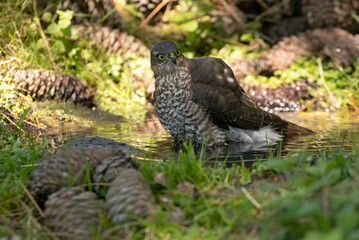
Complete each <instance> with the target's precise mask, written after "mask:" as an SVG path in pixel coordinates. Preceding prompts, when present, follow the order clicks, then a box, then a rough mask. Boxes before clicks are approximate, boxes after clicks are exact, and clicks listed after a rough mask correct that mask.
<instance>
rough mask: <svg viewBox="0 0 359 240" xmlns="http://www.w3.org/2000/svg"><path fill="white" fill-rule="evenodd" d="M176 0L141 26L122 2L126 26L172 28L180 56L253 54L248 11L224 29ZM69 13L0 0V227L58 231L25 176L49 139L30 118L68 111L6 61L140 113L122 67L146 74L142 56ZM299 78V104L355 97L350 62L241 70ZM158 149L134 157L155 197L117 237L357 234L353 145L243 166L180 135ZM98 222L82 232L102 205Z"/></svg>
mask: <svg viewBox="0 0 359 240" xmlns="http://www.w3.org/2000/svg"><path fill="white" fill-rule="evenodd" d="M181 2H182V3H181V4H179V5H175V6H174V7H173V10H172V11H170V12H169V13H166V14H167V15H165V17H163V19H162V21H163V22H164V23H166V24H164V25H162V28H159V27H158V26H156V25H155V24H153V23H152V22H151V21H154V20H155V19H156V16H155V17H154V18H153V19H149V21H148V22H147V24H146V25H147V26H146V28H145V29H146V31H143V32H142V31H141V30H142V29H143V28H141V24H143V23H144V19H143V17H141V16H140V14H139V13H138V12H136V10H135V9H134V8H133V6H131V5H129V6H127V7H126V11H128V12H129V13H130V15H129V16H131V18H130V19H131V21H130V22H128V24H127V27H126V30H127V32H128V34H131V35H134V36H136V37H137V39H140V41H141V44H142V43H143V44H144V45H145V46H146V47H147V48H150V47H151V45H152V44H153V43H154V42H155V41H157V40H159V39H172V40H177V41H178V43H179V46H180V47H181V48H183V52H184V53H185V54H186V55H187V56H188V57H198V56H202V55H211V56H217V57H220V58H223V59H224V60H226V61H227V62H230V61H231V60H233V59H243V58H251V59H255V58H258V57H259V56H260V54H261V52H262V51H263V50H265V49H268V47H269V45H268V44H266V43H265V42H264V40H263V38H262V34H261V33H260V32H259V31H258V28H259V27H260V26H261V23H260V22H257V21H253V22H250V23H249V24H248V25H246V27H245V28H243V33H242V34H241V35H239V34H229V33H225V32H222V31H221V30H220V29H221V27H222V25H221V24H223V21H222V19H216V18H215V17H214V16H211V15H210V12H211V11H212V10H213V9H214V7H213V6H212V5H211V4H210V3H211V2H212V1H205V0H201V1H189V0H185V1H181ZM202 6H203V7H202ZM75 16H79V14H77V13H75V12H73V11H69V10H67V11H57V12H51V11H50V10H49V9H37V8H36V7H35V8H34V6H33V2H32V1H29V0H25V1H17V0H12V1H7V2H1V3H0V239H2V237H9V238H4V239H11V236H19V237H20V238H21V239H59V238H58V237H56V236H54V235H53V234H52V233H51V231H50V230H49V229H47V228H45V227H44V226H43V222H44V218H43V216H41V212H40V211H39V209H38V207H37V206H36V204H34V201H33V199H32V198H31V195H30V194H29V192H28V189H27V186H28V184H29V183H30V181H31V176H32V172H33V170H34V169H35V167H36V166H37V165H38V163H39V161H40V160H41V159H42V158H43V157H44V156H45V157H46V156H48V155H49V154H51V153H52V152H53V151H54V149H52V148H51V145H50V144H49V140H48V139H47V138H46V137H42V136H41V134H39V130H40V129H41V130H44V129H46V126H45V123H46V124H48V125H56V124H58V119H61V121H62V122H64V121H69V122H71V121H76V120H74V119H73V118H74V117H73V115H71V114H70V113H69V111H68V109H67V108H66V106H63V105H61V106H62V107H60V105H56V106H55V104H53V103H54V102H55V100H54V101H50V102H45V103H40V104H39V102H38V101H37V100H36V99H32V98H31V97H30V96H27V95H24V94H23V93H22V91H21V89H18V88H17V86H16V85H15V84H14V83H13V82H12V77H11V72H13V71H14V70H15V69H47V70H50V71H56V72H60V73H64V74H70V75H72V76H75V77H77V78H79V79H81V80H83V81H85V82H86V83H87V84H89V85H90V86H91V88H92V89H93V91H94V92H95V104H96V107H95V108H98V109H101V110H103V111H106V112H109V113H111V114H115V115H121V116H125V117H128V118H134V119H136V120H138V121H140V122H141V121H143V119H144V114H145V107H146V104H147V103H148V101H147V100H146V89H145V87H143V86H140V87H135V86H134V81H133V79H143V78H149V77H150V78H152V75H151V76H144V72H146V71H147V72H148V71H150V64H149V59H148V56H147V57H145V56H140V55H139V54H136V53H130V54H129V55H127V56H126V57H125V56H124V55H121V54H116V53H113V52H112V53H109V52H108V49H106V48H105V47H103V46H101V45H98V44H94V43H93V42H92V41H91V40H92V39H90V38H89V37H88V36H87V37H86V36H84V35H81V33H80V31H79V29H78V26H76V25H75V24H72V23H71V20H72V19H73V18H74V17H75ZM83 17H86V16H83ZM217 20H218V21H217ZM142 27H143V26H142ZM141 54H147V52H146V53H144V52H142V53H141ZM301 79H305V80H308V81H310V82H314V83H316V84H317V85H318V87H317V88H311V89H310V94H311V96H312V97H313V100H312V102H309V103H308V105H307V106H306V110H313V109H318V108H319V109H320V110H328V111H334V110H336V109H337V110H343V109H344V110H345V111H354V110H353V109H355V108H356V104H359V95H358V88H359V66H358V62H356V63H355V64H354V65H353V66H349V67H347V68H345V69H343V68H338V69H332V68H330V67H329V66H323V64H322V62H321V60H320V58H319V57H318V58H317V57H310V56H308V57H305V58H304V59H301V60H299V61H298V62H297V63H295V64H292V66H291V67H290V68H289V69H287V70H282V71H276V72H275V73H274V75H273V76H261V75H255V74H254V75H251V76H247V77H246V78H245V79H243V82H254V83H258V84H268V85H269V86H271V87H278V86H279V85H280V84H282V83H290V82H295V81H297V80H301ZM89 111H90V112H91V111H92V110H91V109H89ZM357 111H359V110H357ZM86 114H88V113H86ZM86 114H84V115H85V116H86ZM76 118H77V121H81V122H82V123H84V124H91V123H92V120H91V119H87V118H86V117H83V116H76ZM49 119H51V120H49ZM130 127H131V126H128V128H130ZM129 132H130V131H129ZM165 159H166V160H163V159H161V160H160V161H151V160H153V159H151V158H149V159H146V160H149V161H144V160H143V159H137V160H136V161H137V162H138V163H139V165H140V172H141V173H142V175H143V176H144V178H145V180H146V182H147V183H148V184H149V186H150V187H151V190H152V191H153V194H154V196H155V198H156V203H157V204H158V205H159V207H158V209H157V211H156V212H155V213H154V214H153V215H152V216H151V217H150V218H147V219H142V220H141V221H140V227H138V226H136V227H135V226H130V227H129V232H128V236H127V239H253V240H254V239H256V240H262V239H263V240H264V239H283V240H284V239H306V240H319V239H329V240H342V239H343V240H344V239H348V240H355V239H359V230H358V229H359V214H358V212H359V198H358V197H357V196H358V194H359V188H358V181H359V175H358V172H359V150H358V148H357V147H355V146H353V148H352V149H351V150H347V151H344V150H333V151H324V152H320V153H308V152H307V151H301V152H299V153H298V154H296V155H289V156H287V157H282V156H280V154H279V155H278V156H277V155H276V156H270V157H268V159H266V161H258V162H255V163H254V164H253V165H252V166H245V165H244V164H234V165H233V166H231V167H227V166H226V164H225V163H224V162H217V163H216V164H213V163H211V164H209V162H208V161H207V160H208V159H205V158H204V157H203V156H202V155H200V154H195V153H194V150H193V147H192V146H190V145H186V146H185V148H184V149H183V150H182V151H181V152H180V154H179V155H178V157H173V156H168V157H166V158H165ZM87 181H88V179H87ZM86 184H88V182H86ZM101 197H104V196H101ZM101 224H102V226H101V229H102V230H103V232H96V233H94V239H106V238H105V237H103V236H105V235H106V234H104V232H105V231H106V230H109V229H110V228H112V227H113V225H111V224H110V223H109V222H108V220H106V219H105V217H104V219H102V221H101ZM107 234H108V233H107ZM114 235H115V233H114V234H113V235H111V236H108V235H106V236H107V237H108V239H114V238H115V236H114Z"/></svg>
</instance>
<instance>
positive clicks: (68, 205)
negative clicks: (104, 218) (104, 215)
mask: <svg viewBox="0 0 359 240" xmlns="http://www.w3.org/2000/svg"><path fill="white" fill-rule="evenodd" d="M103 205H104V204H103V202H102V201H100V200H98V199H97V196H96V194H95V193H93V192H86V191H84V190H83V189H82V188H81V187H72V188H62V189H61V190H59V191H57V192H55V193H53V194H51V195H50V196H49V199H48V200H47V201H46V203H45V215H46V219H45V225H46V226H47V227H49V228H50V229H52V230H53V231H54V232H57V233H59V234H61V235H63V236H66V238H68V239H89V238H90V237H91V229H97V228H98V227H99V225H100V218H99V213H98V209H99V208H102V207H103Z"/></svg>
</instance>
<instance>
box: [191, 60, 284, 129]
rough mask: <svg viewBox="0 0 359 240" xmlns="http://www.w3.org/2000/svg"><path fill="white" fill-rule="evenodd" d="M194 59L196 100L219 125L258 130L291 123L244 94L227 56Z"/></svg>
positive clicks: (192, 72)
mask: <svg viewBox="0 0 359 240" xmlns="http://www.w3.org/2000/svg"><path fill="white" fill-rule="evenodd" d="M190 62H191V64H190V72H191V77H192V81H191V83H192V85H191V90H192V92H193V95H194V102H196V103H197V104H199V105H202V106H204V107H205V108H206V109H207V111H208V112H209V113H210V114H211V115H212V118H213V121H214V123H215V124H217V125H218V126H220V127H222V128H224V129H229V127H228V126H234V127H238V128H242V129H251V130H258V129H260V128H261V127H264V126H268V125H271V126H273V128H275V129H283V128H285V127H286V126H287V125H288V122H287V121H284V120H282V119H281V118H280V117H279V116H277V115H275V114H271V113H268V112H266V111H263V110H262V109H261V108H259V107H257V106H256V105H255V104H254V103H253V102H252V101H251V100H250V99H249V97H248V96H246V95H245V94H244V90H243V88H242V87H241V86H240V85H239V84H238V82H237V80H236V78H235V76H234V74H233V71H232V69H231V68H230V67H229V66H228V65H227V64H226V63H225V62H224V61H223V60H221V59H219V58H209V57H206V58H197V59H191V60H190Z"/></svg>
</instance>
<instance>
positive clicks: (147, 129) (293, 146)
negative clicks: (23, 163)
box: [45, 105, 359, 162]
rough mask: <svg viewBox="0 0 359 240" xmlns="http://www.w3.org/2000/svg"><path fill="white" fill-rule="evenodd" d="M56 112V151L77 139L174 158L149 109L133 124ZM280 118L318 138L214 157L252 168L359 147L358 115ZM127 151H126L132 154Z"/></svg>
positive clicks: (60, 108) (70, 110) (94, 113)
mask: <svg viewBox="0 0 359 240" xmlns="http://www.w3.org/2000/svg"><path fill="white" fill-rule="evenodd" d="M52 107H53V108H54V109H56V111H57V119H58V122H60V124H58V126H57V127H52V128H50V129H48V130H47V131H46V132H45V134H46V135H47V136H50V137H51V138H52V139H53V140H52V141H55V142H56V143H54V144H55V145H56V144H58V145H63V144H68V145H69V144H72V143H73V140H74V139H76V138H78V137H94V136H98V137H102V138H108V139H112V140H115V141H118V142H121V143H126V144H128V145H130V146H133V147H134V148H136V149H142V150H145V151H146V152H147V154H149V155H151V158H152V159H154V160H156V159H160V158H162V157H165V156H166V155H167V154H168V153H170V152H171V146H172V138H171V136H170V134H169V133H168V132H167V131H165V130H164V129H163V128H162V126H161V124H160V123H159V121H158V119H157V117H156V116H155V114H154V112H153V108H151V107H148V108H147V109H140V110H138V111H136V112H133V114H131V116H130V117H129V118H123V117H119V116H114V115H111V114H108V113H105V112H101V111H99V110H93V109H87V108H81V107H80V108H79V107H68V106H65V105H56V106H52ZM50 110H51V109H50ZM280 116H281V117H283V118H284V119H287V120H289V121H292V122H295V123H297V124H299V125H302V126H304V127H307V128H310V129H313V130H315V131H316V132H317V134H313V135H308V136H295V137H291V138H287V139H284V141H283V142H281V143H279V144H277V145H274V146H267V145H266V144H263V145H258V144H239V143H236V144H230V145H229V146H227V147H226V148H225V149H221V150H219V151H216V154H215V155H216V157H217V158H220V159H225V158H227V161H228V162H239V161H246V162H252V161H254V160H256V159H257V160H258V159H264V158H265V157H266V156H267V155H268V154H278V152H280V154H282V155H284V156H286V155H287V154H290V153H296V152H298V151H300V150H303V149H307V150H308V151H310V152H314V153H315V152H322V151H330V150H332V149H339V148H341V147H343V148H344V149H346V150H350V149H352V147H353V146H357V145H358V144H359V116H358V114H355V113H349V112H346V113H343V112H341V113H338V112H331V113H327V112H310V113H307V112H303V113H298V112H295V113H286V114H280ZM129 149H130V148H128V149H127V151H131V150H129ZM133 153H138V150H135V149H134V150H133ZM210 155H213V154H210ZM210 155H208V156H210ZM213 158H214V157H213Z"/></svg>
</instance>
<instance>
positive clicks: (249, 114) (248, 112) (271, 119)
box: [151, 41, 312, 146]
mask: <svg viewBox="0 0 359 240" xmlns="http://www.w3.org/2000/svg"><path fill="white" fill-rule="evenodd" d="M151 68H152V70H153V72H154V75H155V86H156V89H155V93H154V99H155V102H154V107H155V111H156V114H157V116H158V118H159V119H160V122H161V123H162V125H163V126H164V127H165V128H166V129H168V130H169V131H170V133H171V135H172V136H173V137H175V138H176V139H178V140H180V141H186V139H192V140H193V141H195V142H196V143H199V144H201V143H203V141H204V140H206V142H207V144H208V145H209V146H213V145H222V144H225V142H226V141H237V142H259V141H261V142H263V141H268V142H272V141H278V140H280V138H281V136H280V135H279V134H278V133H277V132H276V131H280V132H285V133H295V134H300V133H311V132H312V131H311V130H309V129H306V128H303V127H300V126H298V125H296V124H294V123H291V122H288V121H285V120H283V119H281V118H280V117H279V116H277V115H275V114H271V113H268V112H265V111H263V110H262V109H261V108H259V107H257V106H256V105H255V104H254V103H252V102H251V100H250V99H249V97H247V96H246V95H245V94H244V90H243V89H242V87H241V86H240V85H239V84H238V82H237V80H236V79H235V77H234V74H233V71H232V69H231V68H230V67H229V66H228V65H227V64H226V63H225V62H224V61H223V60H221V59H218V58H211V57H203V58H195V59H188V58H186V57H185V56H184V55H183V54H182V53H181V52H180V51H179V50H178V47H177V45H176V44H175V43H173V42H171V41H163V42H159V43H157V44H156V45H155V46H154V47H153V48H152V49H151Z"/></svg>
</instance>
